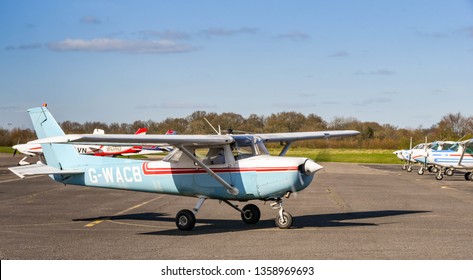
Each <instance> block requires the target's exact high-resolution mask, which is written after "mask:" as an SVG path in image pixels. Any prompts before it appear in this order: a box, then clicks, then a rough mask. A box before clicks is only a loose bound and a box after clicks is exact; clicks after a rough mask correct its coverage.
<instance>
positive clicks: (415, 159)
mask: <svg viewBox="0 0 473 280" xmlns="http://www.w3.org/2000/svg"><path fill="white" fill-rule="evenodd" d="M456 143H457V142H455V141H434V142H430V143H428V142H427V139H426V142H425V143H420V144H418V145H416V146H415V147H414V148H410V149H409V150H398V151H395V152H393V153H394V154H395V155H396V156H397V157H398V158H399V159H400V160H402V161H404V162H405V164H404V165H403V166H402V169H403V170H407V171H408V172H411V171H412V164H413V163H414V164H417V163H419V164H422V166H421V167H420V168H419V170H417V173H418V174H419V175H423V174H424V173H425V171H426V170H428V171H429V172H437V171H438V168H437V167H436V165H435V163H433V162H430V161H429V160H428V155H429V152H432V151H437V150H446V149H449V148H450V147H451V146H453V145H455V144H456ZM411 147H412V140H411Z"/></svg>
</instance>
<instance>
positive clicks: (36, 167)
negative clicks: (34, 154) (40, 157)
mask: <svg viewBox="0 0 473 280" xmlns="http://www.w3.org/2000/svg"><path fill="white" fill-rule="evenodd" d="M8 169H10V171H11V172H13V173H15V174H16V175H17V176H18V177H20V178H25V177H26V176H31V175H54V174H61V175H67V174H81V173H84V170H78V169H69V170H67V169H66V170H61V169H59V168H55V167H52V166H49V165H45V164H39V163H37V164H31V165H26V166H17V167H10V168H8Z"/></svg>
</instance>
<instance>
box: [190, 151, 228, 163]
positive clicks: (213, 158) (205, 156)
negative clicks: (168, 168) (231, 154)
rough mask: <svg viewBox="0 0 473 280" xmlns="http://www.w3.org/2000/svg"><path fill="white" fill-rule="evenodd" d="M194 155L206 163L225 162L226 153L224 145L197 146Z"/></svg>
mask: <svg viewBox="0 0 473 280" xmlns="http://www.w3.org/2000/svg"><path fill="white" fill-rule="evenodd" d="M194 155H195V156H196V157H197V158H198V159H199V160H201V161H202V162H203V163H204V164H205V165H216V164H225V153H224V150H223V148H222V147H212V148H208V147H206V148H196V149H195V150H194Z"/></svg>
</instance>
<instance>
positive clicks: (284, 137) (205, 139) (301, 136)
mask: <svg viewBox="0 0 473 280" xmlns="http://www.w3.org/2000/svg"><path fill="white" fill-rule="evenodd" d="M358 134H360V133H359V132H358V131H355V130H335V131H313V132H286V133H262V134H254V136H257V137H260V138H261V140H263V141H265V142H286V143H290V142H294V141H301V140H311V139H323V138H332V137H343V136H355V135H358ZM233 141H234V139H233V137H232V136H231V135H183V134H180V135H160V134H158V135H151V134H147V135H133V134H69V135H64V136H57V137H50V138H43V139H39V140H35V141H32V143H35V144H46V143H71V144H85V145H93V144H101V145H115V146H141V145H153V146H169V145H171V146H179V145H185V146H189V145H193V146H198V145H216V144H228V143H232V142H233Z"/></svg>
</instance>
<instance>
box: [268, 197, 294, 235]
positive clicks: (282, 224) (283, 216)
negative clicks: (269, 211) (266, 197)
mask: <svg viewBox="0 0 473 280" xmlns="http://www.w3.org/2000/svg"><path fill="white" fill-rule="evenodd" d="M271 207H273V209H277V210H279V211H278V215H277V216H276V219H274V222H275V223H276V226H277V227H278V228H280V229H288V228H290V227H291V226H292V221H293V219H292V215H291V214H289V212H286V211H284V208H283V206H282V199H280V198H279V199H278V200H276V202H275V203H272V204H271Z"/></svg>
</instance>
